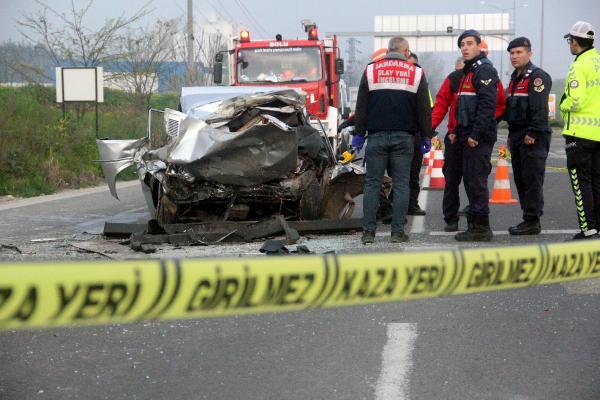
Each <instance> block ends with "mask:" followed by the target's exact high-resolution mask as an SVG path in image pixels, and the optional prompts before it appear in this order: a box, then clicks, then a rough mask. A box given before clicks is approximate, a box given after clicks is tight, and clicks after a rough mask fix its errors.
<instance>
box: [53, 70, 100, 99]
mask: <svg viewBox="0 0 600 400" xmlns="http://www.w3.org/2000/svg"><path fill="white" fill-rule="evenodd" d="M67 101H93V102H96V101H97V102H98V103H103V102H104V78H103V72H102V67H57V68H56V102H57V103H63V102H67Z"/></svg>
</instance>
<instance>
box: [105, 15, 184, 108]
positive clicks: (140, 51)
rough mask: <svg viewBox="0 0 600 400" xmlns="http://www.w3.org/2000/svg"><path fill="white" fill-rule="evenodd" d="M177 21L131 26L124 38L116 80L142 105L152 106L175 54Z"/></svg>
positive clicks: (114, 76) (121, 41)
mask: <svg viewBox="0 0 600 400" xmlns="http://www.w3.org/2000/svg"><path fill="white" fill-rule="evenodd" d="M176 29H177V23H176V21H175V20H167V21H161V20H157V21H156V22H155V23H154V24H152V25H151V26H149V27H147V28H138V29H130V30H129V31H128V34H127V35H126V36H123V37H122V38H121V39H120V43H121V48H122V49H123V54H122V55H121V59H120V61H118V62H117V64H116V65H117V66H118V68H117V69H118V72H115V73H113V74H112V78H113V83H115V84H117V83H118V85H120V86H124V87H122V88H123V89H125V90H127V91H129V92H131V93H132V94H133V95H134V98H135V99H136V104H137V105H138V106H143V107H148V106H149V105H150V99H151V97H152V92H153V91H154V90H155V88H156V86H157V84H158V78H159V75H160V74H161V72H162V69H163V65H164V63H165V62H166V61H168V60H172V59H173V56H174V51H173V41H174V35H175V33H176Z"/></svg>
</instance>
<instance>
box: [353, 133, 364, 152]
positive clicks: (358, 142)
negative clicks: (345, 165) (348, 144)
mask: <svg viewBox="0 0 600 400" xmlns="http://www.w3.org/2000/svg"><path fill="white" fill-rule="evenodd" d="M364 145H365V137H364V136H363V135H354V136H352V147H354V148H355V149H356V152H357V153H358V152H359V151H360V149H362V147H363V146H364Z"/></svg>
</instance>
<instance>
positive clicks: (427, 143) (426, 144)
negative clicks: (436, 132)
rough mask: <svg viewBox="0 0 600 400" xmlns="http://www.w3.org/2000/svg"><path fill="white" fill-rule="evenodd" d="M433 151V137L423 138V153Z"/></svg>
mask: <svg viewBox="0 0 600 400" xmlns="http://www.w3.org/2000/svg"><path fill="white" fill-rule="evenodd" d="M430 151H431V139H423V140H421V154H426V153H429V152H430Z"/></svg>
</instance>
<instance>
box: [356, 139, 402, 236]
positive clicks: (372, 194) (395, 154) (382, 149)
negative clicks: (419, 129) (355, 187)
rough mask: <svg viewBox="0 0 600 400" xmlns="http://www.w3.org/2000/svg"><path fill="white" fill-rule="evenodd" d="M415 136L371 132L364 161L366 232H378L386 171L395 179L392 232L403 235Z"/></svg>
mask: <svg viewBox="0 0 600 400" xmlns="http://www.w3.org/2000/svg"><path fill="white" fill-rule="evenodd" d="M413 151H414V139H413V135H412V134H410V133H408V132H402V131H379V132H373V133H371V132H369V136H368V141H367V148H366V151H365V160H366V164H367V177H366V180H365V189H364V201H363V230H364V231H375V228H377V222H376V220H377V210H378V209H379V194H380V192H381V185H382V184H383V176H384V174H385V170H386V169H387V171H388V174H389V175H390V177H391V178H392V192H393V203H392V207H393V213H392V232H404V219H405V218H406V213H407V211H408V199H409V193H410V192H409V185H408V182H409V178H410V164H411V162H412V158H413Z"/></svg>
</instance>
